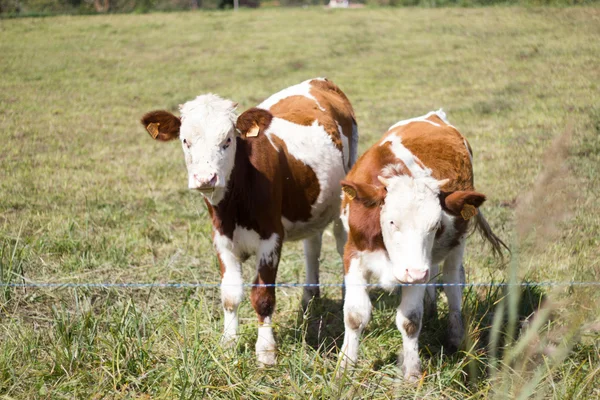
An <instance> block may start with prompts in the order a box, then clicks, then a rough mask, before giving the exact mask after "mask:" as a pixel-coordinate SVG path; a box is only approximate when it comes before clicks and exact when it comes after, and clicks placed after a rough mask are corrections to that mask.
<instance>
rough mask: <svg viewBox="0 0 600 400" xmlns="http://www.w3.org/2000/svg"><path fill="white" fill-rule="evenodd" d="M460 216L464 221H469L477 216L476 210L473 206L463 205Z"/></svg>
mask: <svg viewBox="0 0 600 400" xmlns="http://www.w3.org/2000/svg"><path fill="white" fill-rule="evenodd" d="M460 215H462V217H463V219H464V220H465V221H466V220H468V219H471V217H474V216H475V215H477V208H475V206H472V205H470V204H465V205H464V206H463V209H462V211H461V212H460Z"/></svg>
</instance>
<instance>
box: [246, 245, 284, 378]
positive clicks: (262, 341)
mask: <svg viewBox="0 0 600 400" xmlns="http://www.w3.org/2000/svg"><path fill="white" fill-rule="evenodd" d="M280 254H281V239H280V236H278V235H276V234H273V236H272V237H271V238H270V239H269V240H261V241H260V245H259V251H258V253H257V271H256V272H257V274H256V278H255V280H254V284H255V285H274V284H275V278H276V276H277V265H278V264H279V256H280ZM250 300H251V301H252V307H254V311H256V315H257V317H258V337H257V339H256V359H257V361H258V364H259V365H262V366H268V365H274V364H275V363H276V361H277V347H276V345H275V338H274V336H273V325H272V315H273V311H274V310H275V287H274V286H253V287H252V294H251V295H250Z"/></svg>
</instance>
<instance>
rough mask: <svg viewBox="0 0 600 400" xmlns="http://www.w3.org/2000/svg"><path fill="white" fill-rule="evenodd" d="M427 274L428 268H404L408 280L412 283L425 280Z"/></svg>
mask: <svg viewBox="0 0 600 400" xmlns="http://www.w3.org/2000/svg"><path fill="white" fill-rule="evenodd" d="M428 275H429V269H428V268H424V269H407V270H406V277H407V278H408V281H409V282H412V283H419V282H423V281H425V280H427V277H428Z"/></svg>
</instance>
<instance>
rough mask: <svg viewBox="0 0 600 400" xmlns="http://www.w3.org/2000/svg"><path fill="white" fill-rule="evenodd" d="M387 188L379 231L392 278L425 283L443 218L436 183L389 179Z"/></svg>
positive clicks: (423, 179) (403, 176) (399, 178)
mask: <svg viewBox="0 0 600 400" xmlns="http://www.w3.org/2000/svg"><path fill="white" fill-rule="evenodd" d="M386 188H387V192H388V193H387V195H386V197H385V203H384V205H383V206H382V207H381V230H382V234H383V241H384V243H385V247H386V249H387V251H388V254H389V257H390V261H391V263H392V268H393V275H394V277H395V278H396V279H397V280H398V281H400V282H408V283H411V282H423V281H426V280H427V279H428V273H429V268H430V266H431V262H432V260H431V251H432V248H433V242H434V240H435V233H436V231H437V229H438V228H439V226H440V223H441V219H442V208H441V206H440V201H439V198H438V196H439V184H438V181H436V180H435V179H433V178H429V177H427V178H417V179H413V178H412V177H409V176H405V175H401V176H394V177H392V178H388V179H387V184H386Z"/></svg>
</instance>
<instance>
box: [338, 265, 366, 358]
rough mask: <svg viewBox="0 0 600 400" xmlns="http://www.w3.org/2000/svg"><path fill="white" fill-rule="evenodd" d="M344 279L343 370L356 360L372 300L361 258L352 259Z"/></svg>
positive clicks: (341, 355)
mask: <svg viewBox="0 0 600 400" xmlns="http://www.w3.org/2000/svg"><path fill="white" fill-rule="evenodd" d="M344 281H345V283H346V297H345V300H344V327H345V332H344V343H343V344H342V350H341V354H340V357H341V358H342V361H341V364H340V367H341V369H342V370H344V369H345V368H346V367H347V366H348V365H349V364H352V363H355V362H356V360H357V358H358V342H359V339H360V335H361V333H362V331H363V330H364V329H365V327H366V326H367V324H368V323H369V320H370V319H371V300H370V299H369V295H368V293H367V287H366V286H365V285H366V283H367V280H366V279H365V276H364V273H363V271H362V268H361V262H360V259H356V258H355V259H353V260H352V261H350V268H349V270H348V273H347V274H346V276H345V277H344Z"/></svg>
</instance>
